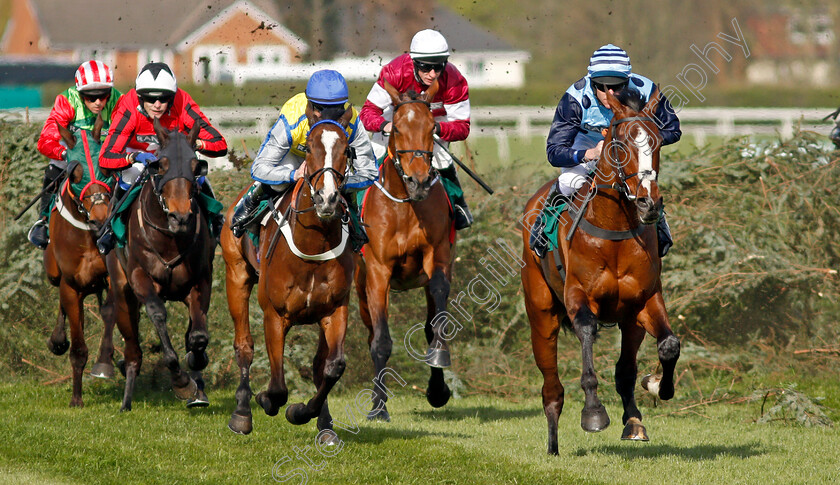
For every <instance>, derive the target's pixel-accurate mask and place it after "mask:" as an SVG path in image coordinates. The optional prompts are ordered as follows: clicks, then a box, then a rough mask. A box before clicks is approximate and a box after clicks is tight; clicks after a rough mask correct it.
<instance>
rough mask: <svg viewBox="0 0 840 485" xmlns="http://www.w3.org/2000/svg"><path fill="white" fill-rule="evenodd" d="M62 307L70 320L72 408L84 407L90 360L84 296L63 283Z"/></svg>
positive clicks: (61, 293) (60, 295) (61, 290)
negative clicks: (88, 361) (84, 390)
mask: <svg viewBox="0 0 840 485" xmlns="http://www.w3.org/2000/svg"><path fill="white" fill-rule="evenodd" d="M59 298H60V300H61V307H62V308H63V309H64V311H65V312H66V314H67V317H68V318H69V319H70V364H71V366H72V367H73V397H72V399H70V406H84V403H83V402H82V372H84V370H85V365H86V364H87V359H88V348H87V343H86V342H85V321H84V318H85V317H84V308H83V306H82V300H83V296H82V294H81V293H79V292H78V291H76V289H74V288H73V287H71V286H70V285H69V284H67V282H65V281H62V282H61V285H60V286H59Z"/></svg>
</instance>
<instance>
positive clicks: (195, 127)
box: [187, 121, 201, 147]
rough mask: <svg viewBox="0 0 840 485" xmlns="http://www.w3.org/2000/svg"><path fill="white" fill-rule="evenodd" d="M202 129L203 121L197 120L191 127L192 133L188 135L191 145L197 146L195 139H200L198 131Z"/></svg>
mask: <svg viewBox="0 0 840 485" xmlns="http://www.w3.org/2000/svg"><path fill="white" fill-rule="evenodd" d="M199 131H201V123H199V122H197V121H196V122H195V123H193V125H192V128H190V133H189V135H187V140H188V141H189V142H190V146H191V147H194V146H195V141H196V140H198V132H199Z"/></svg>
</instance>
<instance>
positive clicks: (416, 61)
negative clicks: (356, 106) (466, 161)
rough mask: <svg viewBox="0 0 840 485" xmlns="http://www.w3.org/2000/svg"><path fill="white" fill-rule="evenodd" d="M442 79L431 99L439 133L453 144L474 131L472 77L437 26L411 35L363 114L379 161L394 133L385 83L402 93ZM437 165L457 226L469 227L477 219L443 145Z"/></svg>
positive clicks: (436, 148) (375, 87) (386, 68)
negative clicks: (461, 68) (469, 83)
mask: <svg viewBox="0 0 840 485" xmlns="http://www.w3.org/2000/svg"><path fill="white" fill-rule="evenodd" d="M436 80H437V82H438V86H439V87H438V91H437V94H435V97H434V99H433V100H432V103H431V109H432V115H433V116H434V117H435V135H438V136H439V137H440V138H441V140H442V141H443V144H444V145H448V144H449V142H453V141H461V140H465V139H466V138H467V136H468V135H469V134H470V98H469V87H468V86H467V80H466V79H464V76H463V75H461V73H460V72H459V71H458V69H457V68H456V67H455V66H454V65H453V64H450V63H449V44H448V43H447V42H446V39H445V38H444V37H443V35H442V34H441V33H440V32H438V31H436V30H432V29H426V30H421V31H420V32H417V33H416V34H415V35H414V37H413V38H412V39H411V46H410V48H409V53H408V54H403V55H401V56H399V57H397V58H396V59H394V60H392V61H391V62H389V63H388V64H387V65H385V66H384V67H383V68H382V71H381V72H380V73H379V79H378V80H377V81H376V84H374V85H373V88H371V90H370V94H368V97H367V100H366V101H365V104H364V106H362V111H361V112H360V113H359V117H360V118H361V119H362V123H363V124H364V125H365V128H367V130H368V131H369V132H371V133H372V135H371V142H372V143H373V150H374V154H375V155H376V157H377V159H379V160H381V159H382V157H383V156H384V155H385V153H386V152H387V150H388V138H387V137H388V136H389V135H390V134H391V120H392V119H393V110H394V107H393V106H392V105H391V97H390V96H389V95H388V92H387V91H385V88H384V83H385V82H387V83H388V84H390V85H391V86H394V87H395V88H397V90H398V91H399V92H401V93H405V92H407V91H409V90H414V91H416V92H417V93H423V92H425V91H426V90H427V89H428V88H429V86H431V85H432V83H434V82H435V81H436ZM432 166H434V167H435V168H436V169H437V170H438V172H439V173H440V175H441V177H444V178H445V179H447V180H448V181H450V182H452V184H451V186H450V187H447V192H448V195H449V199H450V200H451V201H452V207H453V210H454V211H455V228H456V229H464V228H466V227H469V226H470V225H472V222H473V218H472V214H470V211H469V208H468V207H467V202H466V200H464V194H463V191H462V190H461V183H460V182H459V181H458V174H457V173H456V171H455V166H454V165H453V161H452V157H451V156H450V155H449V153H447V152H446V150H444V149H443V148H441V147H440V146H438V145H437V144H435V146H434V156H433V157H432ZM446 185H448V184H444V186H446Z"/></svg>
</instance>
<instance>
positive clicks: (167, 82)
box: [134, 62, 178, 96]
mask: <svg viewBox="0 0 840 485" xmlns="http://www.w3.org/2000/svg"><path fill="white" fill-rule="evenodd" d="M134 89H136V90H137V94H142V95H148V96H164V95H166V94H172V95H174V94H175V93H176V92H177V91H178V83H177V82H175V76H174V75H173V74H172V69H170V68H169V66H167V65H166V64H164V63H163V62H150V63H148V64H146V65H145V66H143V69H141V70H140V74H138V75H137V80H136V81H135V82H134Z"/></svg>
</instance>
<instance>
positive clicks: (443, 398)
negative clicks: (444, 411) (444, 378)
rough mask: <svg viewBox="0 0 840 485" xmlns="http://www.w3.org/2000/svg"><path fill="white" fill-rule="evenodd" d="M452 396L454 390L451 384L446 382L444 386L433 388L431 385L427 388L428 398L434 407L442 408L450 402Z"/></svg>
mask: <svg viewBox="0 0 840 485" xmlns="http://www.w3.org/2000/svg"><path fill="white" fill-rule="evenodd" d="M450 397H452V391H450V390H449V386H447V385H446V384H444V385H443V387H442V388H438V389H433V388H432V387H431V386H429V388H428V389H426V400H427V401H429V404H431V405H432V407H433V408H442V407H443V406H445V405H446V403H448V402H449V398H450Z"/></svg>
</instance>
